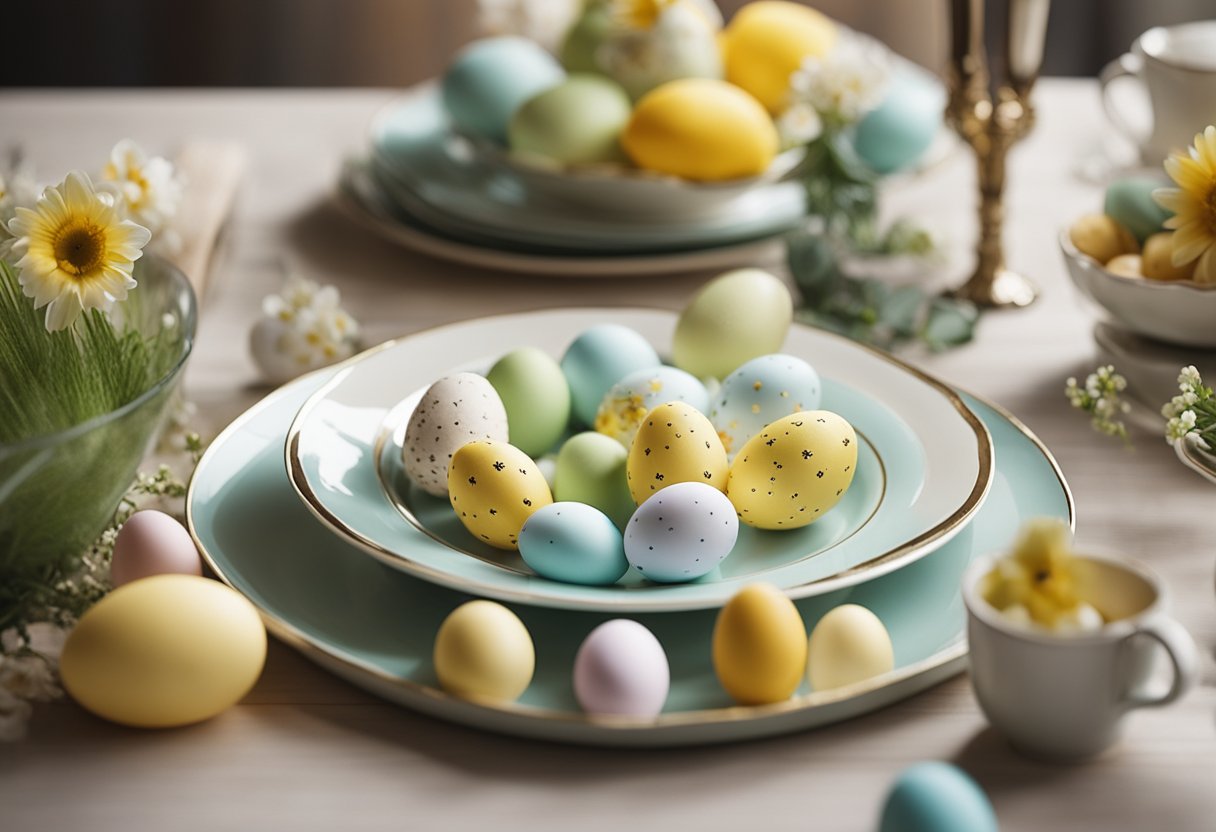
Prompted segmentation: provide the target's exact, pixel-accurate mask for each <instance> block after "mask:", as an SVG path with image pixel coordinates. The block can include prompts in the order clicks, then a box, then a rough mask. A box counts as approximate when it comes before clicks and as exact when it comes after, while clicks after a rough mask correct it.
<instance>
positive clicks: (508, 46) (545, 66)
mask: <svg viewBox="0 0 1216 832" xmlns="http://www.w3.org/2000/svg"><path fill="white" fill-rule="evenodd" d="M565 77H566V72H565V70H563V69H562V68H561V65H560V64H559V63H558V62H557V60H556V59H554V57H553V56H552V55H550V54H549V53H548V52H546V51H545V50H544V49H542V48H541V47H540V46H538V45H537V44H536V43H535V42H533V41H530V40H527V39H525V38H520V37H497V38H486V39H484V40H478V41H474V42H473V43H470V44H469V45H468V46H466V47H465V48H464V49H462V50H461V51H460V52H459V53H458V54H457V55H456V58H455V59H454V60H453V61H452V63H451V65H450V66H449V67H448V70H447V72H446V73H444V76H443V83H442V87H443V106H444V107H445V108H446V109H447V111H448V115H449V116H450V117H451V120H452V124H453V126H455V127H456V129H457V130H459V131H460V132H463V133H467V134H469V135H472V136H478V137H481V138H485V139H490V140H492V141H495V142H498V143H499V144H504V145H505V144H506V143H507V125H508V124H509V123H510V121H511V117H512V116H513V115H515V111H516V110H517V109H519V106H520V105H521V104H523V103H524V102H525V101H527V100H528V99H529V98H531V97H532V96H534V95H536V94H538V93H541V92H544V91H545V90H547V89H549V88H550V87H555V86H557V85H558V84H560V83H561V82H562V81H563V80H564V79H565Z"/></svg>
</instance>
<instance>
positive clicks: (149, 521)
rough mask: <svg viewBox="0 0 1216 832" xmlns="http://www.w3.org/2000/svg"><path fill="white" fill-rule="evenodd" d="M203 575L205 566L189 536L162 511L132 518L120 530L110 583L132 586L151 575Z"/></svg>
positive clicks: (188, 533)
mask: <svg viewBox="0 0 1216 832" xmlns="http://www.w3.org/2000/svg"><path fill="white" fill-rule="evenodd" d="M165 574H178V575H202V574H203V565H202V561H200V560H199V557H198V549H196V548H195V546H194V540H193V538H191V537H190V532H188V531H186V529H185V527H184V526H182V524H181V523H179V522H177V520H175V519H174V518H172V517H170V516H169V515H168V514H165V513H164V512H163V511H155V510H152V509H145V510H143V511H137V512H135V513H134V514H132V515H131V516H130V517H129V518H128V519H127V522H125V523H123V524H122V528H121V529H119V530H118V537H117V538H115V540H114V553H113V555H112V556H111V560H110V582H111V583H112V584H113V585H114V586H116V587H119V586H122V585H123V584H129V583H131V581H135V580H139V579H140V578H148V577H151V576H152V575H165Z"/></svg>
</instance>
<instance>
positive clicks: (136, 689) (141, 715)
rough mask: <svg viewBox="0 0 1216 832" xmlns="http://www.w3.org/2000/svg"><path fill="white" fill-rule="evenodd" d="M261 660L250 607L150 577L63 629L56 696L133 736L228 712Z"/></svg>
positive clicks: (178, 581) (262, 646)
mask: <svg viewBox="0 0 1216 832" xmlns="http://www.w3.org/2000/svg"><path fill="white" fill-rule="evenodd" d="M265 660H266V630H265V628H264V627H263V626H262V621H261V619H260V618H259V617H258V612H257V610H256V609H254V607H253V605H252V604H250V603H249V602H248V601H246V600H245V599H244V598H243V597H242V596H241V595H239V594H237V593H236V592H235V591H233V590H232V589H229V588H228V587H226V586H224V585H223V584H221V583H217V582H216V581H211V580H208V579H206V578H200V577H196V576H193V575H156V576H154V577H150V578H142V579H140V580H137V581H133V582H131V583H129V584H125V585H123V586H121V587H119V588H118V589H116V590H114V591H113V592H111V593H110V594H109V595H108V596H106V597H105V598H103V599H101V601H99V602H98V603H97V604H96V605H95V606H94V607H93V608H92V609H90V610H89V611H88V612H86V613H85V614H84V615H83V616H82V617H81V619H80V621H79V622H78V623H77V624H76V626H75V627H74V628H73V629H72V632H71V634H70V635H69V636H68V639H67V642H66V643H65V644H64V646H63V654H62V656H61V657H60V661H59V671H60V675H61V677H62V679H63V686H64V688H65V689H66V690H67V692H68V693H69V694H71V696H72V698H73V699H75V700H76V701H77V702H78V703H79V704H80V705H81V707H83V708H85V709H86V710H89V711H92V712H93V713H94V714H96V715H97V716H100V717H103V718H105V719H108V720H111V721H112V722H118V723H121V724H123V725H133V726H135V727H138V728H171V727H175V726H179V725H189V724H191V723H194V722H201V721H202V720H204V719H210V718H211V717H213V716H215V715H216V714H219V713H220V712H221V711H224V710H226V709H227V708H229V707H230V706H232V705H234V704H236V703H237V702H238V701H239V700H240V699H241V698H242V697H243V696H244V695H245V694H246V693H248V692H249V690H250V689H251V688H252V687H253V685H254V683H255V682H257V680H258V676H260V675H261V673H262V664H263V663H264V662H265Z"/></svg>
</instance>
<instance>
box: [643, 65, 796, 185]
mask: <svg viewBox="0 0 1216 832" xmlns="http://www.w3.org/2000/svg"><path fill="white" fill-rule="evenodd" d="M778 144H779V142H778V138H777V128H776V127H775V126H774V125H773V120H772V119H771V118H769V115H768V113H766V112H765V110H764V107H762V106H760V102H758V101H756V99H754V98H752V97H751V96H750V95H748V94H747V93H746V92H744V91H743V90H741V89H739V88H738V87H736V86H734V85H732V84H728V83H726V82H725V81H718V80H715V79H712V78H682V79H680V80H678V81H669V82H667V83H666V84H663V85H662V86H660V87H656V88H655V89H653V90H651V91H650V92H648V93H647V94H646V95H644V96H643V97H642V100H641V101H639V102H638V103H637V106H635V107H634V108H633V116H632V117H631V118H630V119H629V123H628V124H627V125H626V126H625V131H624V132H623V133H622V134H621V146H622V147H623V148H625V152H626V153H628V154H629V158H630V159H632V160H633V163H634V164H635V165H637V166H638V167H640V168H646V169H647V170H653V171H657V172H659V173H666V174H670V175H672V176H679V177H682V178H684V179H693V180H697V181H702V182H714V181H720V180H727V179H742V178H744V177H748V176H756V175H758V174H760V173H762V172H764V170H765V169H766V168H767V167H768V166H769V163H771V162H772V161H773V157H774V156H776V155H777V148H778Z"/></svg>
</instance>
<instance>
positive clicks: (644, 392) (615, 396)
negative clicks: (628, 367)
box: [595, 367, 709, 448]
mask: <svg viewBox="0 0 1216 832" xmlns="http://www.w3.org/2000/svg"><path fill="white" fill-rule="evenodd" d="M677 401H678V402H687V403H688V404H690V405H692V406H693V407H694V408H695V409H697V410H700V411H702V412H704V411H705V410H707V409H708V408H709V393H707V392H706V390H705V385H704V384H702V383H701V382H700V381H699V380H698V379H697V378H696V377H695V376H693V375H692V374H691V373H686V372H684V371H683V370H679V369H676V368H675V367H650V368H648V369H645V370H641V371H639V372H636V373H630V374H629V375H627V376H625V377H624V378H623V379H621V380H620V381H618V382H617V383H616V384H614V385H613V386H612V389H611V390H609V391H608V393H607V394H606V395H605V396H604V400H603V401H602V402H601V403H600V409H599V411H598V412H597V413H596V416H595V429H596V431H598V432H599V433H602V434H604V435H605V436H611V437H612V438H613V439H615V440H617V441H618V442H620V443H621V444H622V445H624V446H625V447H626V448H628V447H629V446H630V445H632V444H633V437H634V436H636V435H637V432H638V428H639V427H641V425H642V422H643V421H644V420H645V419H646V415H647V414H648V413H649V412H650V411H651V410H653V409H654V408H656V407H658V406H659V405H661V404H666V403H667V402H677Z"/></svg>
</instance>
